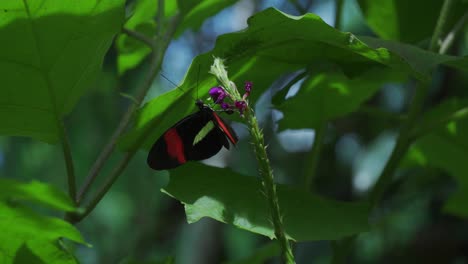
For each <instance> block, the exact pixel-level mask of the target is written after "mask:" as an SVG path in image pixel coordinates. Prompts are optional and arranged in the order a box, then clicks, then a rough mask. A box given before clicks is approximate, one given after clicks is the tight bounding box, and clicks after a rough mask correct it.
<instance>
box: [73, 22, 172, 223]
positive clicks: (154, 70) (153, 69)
mask: <svg viewBox="0 0 468 264" xmlns="http://www.w3.org/2000/svg"><path fill="white" fill-rule="evenodd" d="M179 21H180V16H179V15H176V16H175V17H174V19H173V20H172V23H171V27H170V28H169V30H168V31H167V33H166V37H165V38H164V40H163V43H161V44H160V45H158V47H159V49H158V50H157V51H156V52H153V53H152V56H151V57H152V59H151V63H150V69H149V70H148V75H147V77H146V78H145V81H144V82H143V83H142V91H145V90H146V91H147V90H148V89H149V88H150V87H151V84H152V83H153V79H154V78H155V77H156V75H157V74H158V72H159V70H160V69H161V64H162V60H163V58H164V53H165V50H166V49H167V46H168V45H169V43H170V40H171V38H172V36H173V34H174V33H175V30H176V28H177V25H178V24H179ZM145 94H146V93H145ZM140 95H141V94H140ZM143 98H144V96H143V97H141V98H140V96H139V97H137V98H136V99H137V100H140V99H141V101H143ZM141 101H139V102H141ZM133 107H135V105H133ZM150 131H151V128H150V129H147V130H146V131H145V133H143V134H142V135H141V136H140V137H139V138H138V139H137V140H136V142H135V144H134V145H133V146H132V147H131V148H130V150H129V151H128V152H127V153H125V156H124V157H123V159H122V160H121V161H120V163H119V164H118V165H117V167H116V168H115V169H114V170H113V171H112V173H111V174H110V175H109V177H108V178H107V180H106V182H105V183H104V185H103V186H102V187H101V189H100V190H99V191H98V192H97V194H96V196H94V198H92V199H91V202H90V203H89V205H88V206H87V207H86V209H85V212H84V213H83V214H81V215H78V216H76V217H74V218H73V222H79V221H81V220H82V219H83V218H85V217H86V216H87V215H88V214H89V213H90V212H91V211H92V210H93V209H94V208H95V207H96V205H97V204H98V203H99V202H100V201H101V199H102V198H103V197H104V195H105V194H106V193H107V192H108V191H109V189H110V188H111V187H112V185H113V184H114V182H115V181H116V180H117V178H118V177H119V176H120V174H122V172H123V171H124V169H125V168H126V167H127V165H128V163H129V162H130V160H131V159H132V158H133V156H134V155H135V153H136V152H137V150H138V149H139V147H140V146H141V144H142V143H143V142H144V140H145V139H146V137H147V136H148V135H149V132H150Z"/></svg>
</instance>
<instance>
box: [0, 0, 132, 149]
mask: <svg viewBox="0 0 468 264" xmlns="http://www.w3.org/2000/svg"><path fill="white" fill-rule="evenodd" d="M123 4H124V1H123V0H117V1H116V0H101V1H98V0H82V1H73V0H44V1H33V0H25V1H16V0H6V1H1V2H0V10H1V16H0V43H1V45H2V48H1V49H0V72H1V73H2V74H1V77H0V83H1V84H2V88H1V89H0V120H2V122H1V123H0V134H2V135H13V136H28V137H33V138H35V139H39V140H43V141H46V142H50V143H54V142H56V141H57V139H58V135H59V132H58V129H57V128H58V122H59V120H60V118H61V117H62V116H64V115H65V114H67V113H68V112H70V111H71V110H72V109H73V107H74V106H75V104H76V103H77V101H78V99H79V98H80V96H81V95H83V94H84V93H85V92H86V90H87V89H88V88H89V87H90V85H91V83H92V82H93V80H94V78H95V77H96V74H97V73H98V71H99V69H100V67H101V63H102V60H103V57H104V54H105V53H106V51H107V50H108V48H109V45H110V44H111V42H112V38H113V36H114V34H115V33H117V32H118V31H119V29H120V26H121V23H122V20H123V14H124V13H123Z"/></svg>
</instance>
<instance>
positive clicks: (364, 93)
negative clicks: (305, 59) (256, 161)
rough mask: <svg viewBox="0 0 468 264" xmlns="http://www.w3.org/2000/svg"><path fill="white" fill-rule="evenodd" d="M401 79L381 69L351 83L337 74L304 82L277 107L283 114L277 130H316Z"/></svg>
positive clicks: (350, 79)
mask: <svg viewBox="0 0 468 264" xmlns="http://www.w3.org/2000/svg"><path fill="white" fill-rule="evenodd" d="M404 77H405V76H404V75H400V74H394V72H389V71H386V70H382V69H372V70H369V71H368V72H365V73H363V74H362V75H361V76H359V77H356V78H353V79H352V78H348V77H346V76H345V75H343V74H341V73H320V74H317V75H314V76H312V77H310V78H308V79H307V80H305V81H304V83H303V84H302V87H301V89H300V90H299V92H298V93H297V94H296V95H295V96H293V97H292V98H289V99H287V100H286V101H285V102H284V103H282V104H280V105H279V106H278V109H279V110H281V111H282V112H283V114H284V118H283V119H281V120H280V122H279V129H280V130H284V129H297V128H317V127H319V126H321V124H323V123H324V122H326V121H330V120H333V119H335V118H337V117H341V116H344V115H346V114H348V113H351V112H353V111H355V110H356V109H357V108H359V106H360V105H361V103H363V102H364V101H366V100H367V99H368V98H370V97H371V96H372V95H374V93H375V92H377V91H378V90H379V89H380V88H381V86H382V84H384V83H386V82H389V81H395V82H396V81H402V80H403V79H404ZM304 113H307V114H304Z"/></svg>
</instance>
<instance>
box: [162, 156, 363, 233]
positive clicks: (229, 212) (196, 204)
mask: <svg viewBox="0 0 468 264" xmlns="http://www.w3.org/2000/svg"><path fill="white" fill-rule="evenodd" d="M164 192H166V193H167V194H169V195H171V196H173V197H174V198H176V199H178V200H180V201H181V202H182V203H184V205H185V213H186V215H187V221H188V222H189V223H193V222H196V221H198V220H199V219H200V218H202V217H210V218H213V219H216V220H218V221H221V222H224V223H229V224H232V225H234V226H236V227H239V228H242V229H245V230H248V231H250V232H254V233H258V234H262V235H265V236H268V237H270V238H273V237H274V231H273V228H272V224H271V223H272V222H271V218H270V215H269V213H268V205H267V201H266V199H265V195H264V194H263V193H262V185H261V182H260V181H259V180H258V179H256V178H254V177H246V176H241V175H239V174H237V173H235V172H233V171H231V170H229V169H222V168H214V167H208V166H206V165H202V164H199V163H192V164H190V165H187V166H182V167H180V168H178V169H176V170H173V172H172V173H171V176H170V182H169V185H168V186H167V187H166V188H165V189H164ZM277 192H278V199H279V204H280V208H281V214H282V216H283V222H284V227H285V230H286V233H287V236H288V237H289V238H291V239H294V240H296V241H308V240H330V239H338V238H341V237H344V236H348V235H352V234H356V233H360V232H363V231H365V230H367V228H368V221H367V217H368V207H367V205H366V204H363V203H350V202H339V201H333V200H329V199H325V198H322V197H319V196H317V195H313V194H311V193H309V192H307V191H304V190H302V189H298V188H293V187H290V186H286V185H277Z"/></svg>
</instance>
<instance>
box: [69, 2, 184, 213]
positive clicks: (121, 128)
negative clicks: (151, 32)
mask: <svg viewBox="0 0 468 264" xmlns="http://www.w3.org/2000/svg"><path fill="white" fill-rule="evenodd" d="M158 10H164V1H163V0H160V1H159V6H158ZM161 15H162V12H159V11H158V17H159V16H161ZM160 20H161V19H160V18H158V21H160ZM160 25H161V22H158V35H157V36H158V39H160V43H163V45H160V46H157V43H156V42H155V41H153V40H151V39H150V38H148V37H146V36H145V35H143V34H141V33H139V32H134V31H131V30H128V29H124V32H125V33H127V34H129V35H130V36H132V37H134V38H136V39H138V40H140V41H142V42H143V43H145V44H147V45H148V46H149V47H150V48H151V49H152V60H151V62H150V69H149V70H148V75H147V76H146V78H145V80H144V81H143V83H142V84H141V88H140V89H139V90H140V92H139V94H138V95H137V96H136V98H135V101H134V103H133V104H131V105H130V106H129V107H128V109H127V112H126V113H125V114H124V115H123V116H122V119H121V120H120V122H119V125H118V126H117V128H116V129H115V131H114V133H113V134H112V136H111V138H110V140H109V142H108V143H107V145H106V146H105V147H104V148H103V150H102V152H101V153H100V155H99V156H98V158H97V159H96V161H95V163H94V164H93V166H92V167H91V169H90V171H89V173H88V176H87V177H86V179H85V182H84V184H83V186H82V187H81V189H80V191H79V193H78V196H77V199H76V202H77V204H80V203H81V202H82V200H83V198H84V196H85V195H86V193H87V192H88V191H89V188H90V187H91V185H92V184H93V182H94V181H95V180H96V178H97V176H98V174H99V172H100V171H101V169H102V168H103V167H104V164H105V163H106V161H107V160H108V159H109V157H110V156H111V154H112V152H113V151H114V149H115V146H116V145H117V141H118V139H119V138H120V137H121V136H122V134H123V133H124V132H125V130H126V129H127V127H128V125H129V124H130V121H131V120H132V118H133V116H134V114H135V112H136V110H137V109H138V108H139V107H140V105H141V103H142V102H143V100H144V98H145V96H146V94H147V93H148V91H149V89H150V88H151V84H152V82H153V79H154V77H155V76H156V74H157V73H158V72H159V70H160V66H161V61H162V55H161V53H164V52H165V49H166V47H167V45H168V44H169V39H170V36H167V37H166V39H161V37H160V35H159V34H161V32H162V31H161V29H159V28H160V27H161V26H160ZM174 30H175V29H174ZM168 38H169V39H168ZM158 47H159V48H158Z"/></svg>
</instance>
